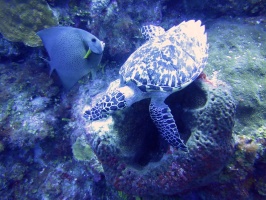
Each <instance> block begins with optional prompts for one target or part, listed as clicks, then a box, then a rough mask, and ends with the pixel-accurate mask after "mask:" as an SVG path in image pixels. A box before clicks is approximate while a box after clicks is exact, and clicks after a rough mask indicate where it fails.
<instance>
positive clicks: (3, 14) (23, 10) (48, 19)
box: [0, 0, 57, 47]
mask: <svg viewBox="0 0 266 200" xmlns="http://www.w3.org/2000/svg"><path fill="white" fill-rule="evenodd" d="M55 25H57V19H56V18H55V16H54V15H53V12H52V10H51V9H50V8H49V6H48V5H47V3H46V1H44V0H41V1H38V0H24V1H23V2H22V1H18V0H10V1H5V0H0V32H1V33H2V34H3V35H4V37H5V38H6V39H8V40H10V41H13V42H23V43H24V44H25V45H28V46H31V47H36V46H40V45H41V44H42V43H41V40H40V38H39V37H38V36H37V35H36V32H37V31H39V30H41V29H44V28H48V27H50V26H55Z"/></svg>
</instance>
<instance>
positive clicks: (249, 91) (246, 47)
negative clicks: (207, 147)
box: [205, 19, 266, 135]
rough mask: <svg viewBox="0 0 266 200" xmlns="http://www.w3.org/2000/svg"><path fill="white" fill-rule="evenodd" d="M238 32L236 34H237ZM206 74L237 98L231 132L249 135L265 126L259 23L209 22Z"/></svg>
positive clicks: (263, 37) (264, 41)
mask: <svg viewBox="0 0 266 200" xmlns="http://www.w3.org/2000/svg"><path fill="white" fill-rule="evenodd" d="M240 32H241V33H242V34H239V33H240ZM208 41H209V42H210V44H211V45H210V49H209V60H208V65H207V67H206V68H205V72H206V73H207V74H212V73H213V72H214V71H215V73H216V75H217V77H218V78H219V79H221V80H225V81H226V82H227V83H228V84H230V86H231V87H232V95H233V97H234V99H235V100H236V101H237V111H236V125H235V131H236V132H237V133H238V134H244V135H246V134H249V133H252V132H256V130H257V129H258V128H259V127H261V126H263V125H265V116H266V98H265V96H266V78H265V75H266V68H265V65H266V61H265V56H266V53H265V52H266V34H265V31H264V26H263V24H260V23H259V24H247V23H244V22H242V20H241V19H239V21H232V20H219V21H216V22H215V23H212V24H210V30H209V31H208Z"/></svg>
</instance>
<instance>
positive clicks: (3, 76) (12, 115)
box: [0, 63, 59, 147]
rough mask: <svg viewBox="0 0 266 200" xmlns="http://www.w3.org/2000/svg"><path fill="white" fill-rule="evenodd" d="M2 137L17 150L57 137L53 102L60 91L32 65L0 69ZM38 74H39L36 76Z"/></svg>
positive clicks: (2, 66) (0, 124)
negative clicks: (54, 135)
mask: <svg viewBox="0 0 266 200" xmlns="http://www.w3.org/2000/svg"><path fill="white" fill-rule="evenodd" d="M0 69H1V71H0V84H1V85H2V87H1V90H0V137H1V138H3V139H2V140H3V141H4V142H5V143H8V144H9V145H11V146H14V147H18V146H20V147H22V146H25V145H26V146H34V144H35V142H36V141H38V140H41V139H43V138H45V137H47V136H53V134H54V133H55V130H56V127H57V125H56V124H57V123H58V119H57V118H56V116H55V113H54V112H55V110H56V109H57V108H56V107H53V106H52V105H53V104H54V100H55V99H56V97H55V96H56V95H57V94H58V92H59V90H58V88H57V87H56V86H53V81H52V79H50V78H49V77H48V76H47V75H45V73H44V72H40V71H38V68H34V67H32V66H31V65H30V64H28V65H25V64H16V63H13V64H9V65H3V64H1V65H0ZM36 71H38V73H36Z"/></svg>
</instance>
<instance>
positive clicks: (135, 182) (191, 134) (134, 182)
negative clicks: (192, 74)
mask: <svg viewBox="0 0 266 200" xmlns="http://www.w3.org/2000/svg"><path fill="white" fill-rule="evenodd" d="M148 103H149V102H148V100H143V101H140V102H138V103H136V104H135V106H134V105H133V106H131V107H130V108H127V109H126V110H124V111H122V112H120V113H119V114H114V115H112V116H109V117H108V118H107V119H105V120H102V121H101V126H102V128H99V122H98V121H96V122H92V123H90V122H87V124H86V130H87V135H88V138H89V139H88V141H89V143H90V145H91V148H92V149H93V150H94V152H95V153H96V155H97V157H98V159H99V160H100V161H101V163H102V166H103V168H104V174H105V177H106V180H107V181H108V182H109V183H110V184H111V185H113V186H114V187H115V188H116V189H117V190H119V191H122V192H125V193H126V194H131V195H137V196H146V197H148V196H158V195H174V194H179V193H182V192H184V191H189V190H190V189H192V188H194V189H195V188H197V187H200V186H202V185H207V184H208V183H210V182H211V181H212V179H213V175H215V174H217V173H218V172H220V170H221V169H222V168H223V167H224V165H225V164H226V162H227V160H228V158H229V157H230V156H231V154H232V150H233V140H232V129H233V126H234V115H235V107H236V106H235V104H234V100H233V98H232V96H231V94H230V92H229V89H228V86H226V84H221V82H219V84H212V83H210V82H207V81H206V80H204V79H202V78H199V79H198V80H197V81H195V82H194V83H192V84H191V85H190V86H188V87H187V88H185V89H184V90H182V91H180V92H178V93H174V94H173V95H171V96H170V97H169V98H168V99H167V100H166V103H167V104H168V105H169V106H170V108H171V110H172V113H173V115H174V117H175V121H176V123H177V126H178V128H179V131H180V132H181V137H182V139H184V140H185V141H186V144H187V146H188V150H189V152H188V153H184V152H181V151H176V150H174V149H171V148H170V150H169V149H168V150H167V143H166V142H165V141H163V140H162V139H161V138H160V135H159V133H158V132H157V130H156V128H155V127H154V125H153V123H152V121H151V120H150V118H149V114H148V113H149V111H148V106H147V105H146V104H148ZM103 130H105V131H104V134H102V133H103ZM106 130H108V131H106Z"/></svg>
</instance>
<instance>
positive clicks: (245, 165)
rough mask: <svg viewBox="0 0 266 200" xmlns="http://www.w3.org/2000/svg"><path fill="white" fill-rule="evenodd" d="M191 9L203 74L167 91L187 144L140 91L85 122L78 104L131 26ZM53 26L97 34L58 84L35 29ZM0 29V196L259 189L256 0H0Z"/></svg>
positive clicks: (265, 89)
mask: <svg viewBox="0 0 266 200" xmlns="http://www.w3.org/2000/svg"><path fill="white" fill-rule="evenodd" d="M191 19H194V20H201V21H202V24H203V25H205V29H206V33H207V36H208V43H209V51H208V54H209V57H208V61H207V66H206V67H205V69H204V74H205V75H206V77H204V78H202V80H198V81H195V83H194V82H193V83H192V84H191V85H189V86H188V87H187V88H185V89H184V90H182V91H180V92H177V93H176V94H173V95H171V96H170V97H169V98H168V99H167V100H166V103H167V104H169V106H170V107H171V110H172V113H173V115H174V118H175V121H176V123H177V125H178V128H179V130H180V132H181V138H182V139H183V140H185V141H187V140H188V138H189V137H191V138H192V139H191V141H192V142H191V143H190V146H191V152H190V154H189V155H188V156H187V157H186V156H182V155H180V154H178V153H176V152H174V150H173V149H171V148H170V150H169V147H168V146H167V144H166V143H165V142H164V141H162V139H161V138H160V135H159V133H158V131H157V129H156V127H155V126H154V125H153V123H152V121H151V119H150V116H149V111H148V104H149V101H148V100H143V101H141V102H138V103H135V104H134V105H132V106H131V107H130V108H128V109H126V110H125V111H124V112H122V113H119V114H114V116H113V117H112V121H108V120H107V121H106V123H105V124H102V125H100V126H99V129H97V130H96V129H93V128H91V127H89V125H88V124H87V123H86V122H84V119H83V108H84V106H85V105H87V104H89V103H90V102H91V101H92V99H93V97H95V96H96V95H97V94H99V93H101V92H103V91H104V90H105V89H106V88H107V87H108V85H109V83H110V82H111V81H113V80H115V79H117V78H118V71H119V68H120V67H121V66H122V65H123V63H124V62H125V61H126V59H127V58H128V57H129V56H130V55H131V54H132V53H133V52H134V51H135V50H136V49H137V48H138V47H140V46H141V45H142V44H143V43H144V42H145V40H144V39H143V38H142V35H141V33H140V31H139V29H140V28H141V27H142V26H143V25H150V24H152V25H156V26H161V27H163V28H164V29H165V30H168V29H170V28H171V27H172V26H175V25H178V24H180V23H181V22H183V21H188V20H191ZM53 26H72V27H76V28H80V29H83V30H87V31H89V32H90V33H92V34H93V35H95V36H96V37H97V38H99V39H100V40H101V41H103V42H104V43H105V48H104V52H103V57H102V60H101V63H100V64H99V66H98V68H97V70H96V72H95V74H96V75H94V76H91V75H90V74H89V75H86V76H84V77H83V78H81V79H80V80H79V81H78V83H77V84H76V85H75V86H74V87H73V88H72V89H71V90H69V91H68V92H66V91H64V89H63V87H62V84H61V83H60V80H59V78H58V76H57V75H56V73H53V74H51V76H50V75H49V71H50V67H49V65H48V63H47V60H49V56H48V54H47V52H46V50H45V48H44V47H43V45H42V41H41V39H40V38H39V37H38V35H37V34H36V33H37V32H38V31H40V30H43V29H46V28H49V27H53ZM0 33H1V34H0V84H1V87H0V199H3V200H4V199H8V200H9V199H10V200H11V199H93V200H94V199H95V200H98V199H99V200H105V199H106V200H107V199H112V200H113V199H115V200H116V199H117V200H120V199H128V200H131V199H143V200H153V199H155V200H157V199H165V200H175V199H176V200H177V199H178V200H190V199H193V200H201V199H202V200H205V199H206V200H213V199H215V200H216V199H258V200H260V199H266V170H265V169H266V124H265V120H266V1H265V0H236V1H234V0H209V1H207V0H200V1H199V0H191V1H186V0H161V1H151V0H144V1H143V0H127V1H126V0H68V1H63V0H46V1H45V0H38V1H37V0H23V1H18V0H9V1H6V0H0ZM144 56H145V55H144ZM202 108H204V109H203V111H202V112H201V109H202ZM108 119H111V118H108Z"/></svg>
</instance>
